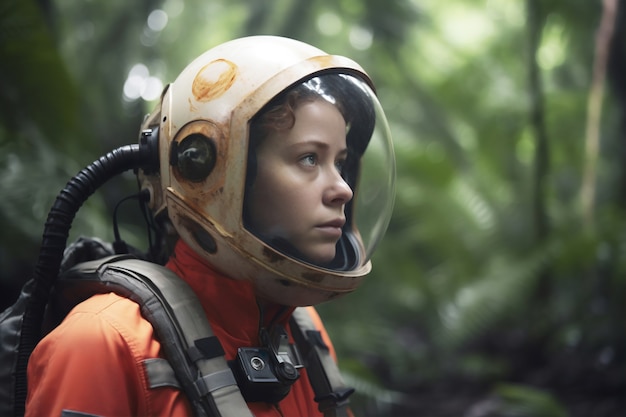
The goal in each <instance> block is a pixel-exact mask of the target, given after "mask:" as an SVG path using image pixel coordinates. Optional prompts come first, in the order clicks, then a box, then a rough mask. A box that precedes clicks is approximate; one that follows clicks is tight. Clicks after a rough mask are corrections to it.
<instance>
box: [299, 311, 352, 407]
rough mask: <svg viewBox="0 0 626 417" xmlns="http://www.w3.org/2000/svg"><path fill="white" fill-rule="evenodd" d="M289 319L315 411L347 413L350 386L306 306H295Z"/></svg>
mask: <svg viewBox="0 0 626 417" xmlns="http://www.w3.org/2000/svg"><path fill="white" fill-rule="evenodd" d="M291 319H292V324H291V329H292V332H293V337H294V339H295V341H296V344H297V346H298V349H299V350H300V353H301V354H302V356H303V358H304V361H305V364H306V365H305V366H306V370H307V374H308V375H309V381H310V382H311V386H312V387H313V391H314V392H315V401H317V402H318V404H319V406H318V408H319V410H320V411H321V412H322V413H324V417H344V416H348V415H349V414H348V403H349V400H348V397H349V396H350V395H352V394H353V393H354V388H351V387H347V386H346V385H345V383H344V382H343V378H342V377H341V373H340V372H339V368H338V367H337V363H336V362H335V360H334V358H333V357H332V356H331V355H330V349H329V348H328V346H326V343H324V340H323V339H322V335H321V333H320V332H319V330H318V329H317V328H316V327H315V323H313V320H312V319H311V315H310V314H309V312H308V311H307V310H306V308H304V307H300V308H296V310H295V311H294V313H293V315H292V318H291Z"/></svg>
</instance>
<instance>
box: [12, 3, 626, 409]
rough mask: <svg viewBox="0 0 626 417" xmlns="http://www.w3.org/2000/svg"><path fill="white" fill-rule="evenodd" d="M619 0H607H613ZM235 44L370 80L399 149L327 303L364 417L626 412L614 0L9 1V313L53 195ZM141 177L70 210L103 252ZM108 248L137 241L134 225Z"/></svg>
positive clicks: (126, 219)
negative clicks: (345, 273) (379, 238)
mask: <svg viewBox="0 0 626 417" xmlns="http://www.w3.org/2000/svg"><path fill="white" fill-rule="evenodd" d="M619 3H621V5H620V6H621V8H618V5H619ZM250 34H275V35H285V36H289V37H294V38H297V39H300V40H303V41H305V42H308V43H311V44H313V45H316V46H318V47H320V48H322V49H324V50H326V51H327V52H329V53H333V54H340V55H346V56H349V57H351V58H353V59H355V60H356V61H357V62H359V63H360V64H361V65H362V66H363V67H364V68H365V69H366V70H367V71H368V72H369V73H370V75H371V76H372V78H373V79H374V81H375V83H376V84H377V87H378V93H379V96H380V100H381V102H382V104H383V107H384V108H385V110H386V113H387V117H388V119H389V121H390V124H391V130H392V134H393V137H394V143H395V148H396V153H397V163H398V179H397V189H398V193H397V199H396V203H395V209H394V216H393V219H392V221H391V225H390V229H389V232H388V233H387V235H386V238H385V240H384V241H383V243H382V244H381V246H380V249H379V251H378V252H377V253H376V255H375V257H374V259H373V263H374V271H373V273H372V275H371V276H370V277H369V278H368V279H367V280H366V281H365V283H364V284H363V286H362V287H361V288H360V289H359V290H358V291H356V292H355V293H353V294H351V295H349V296H347V297H346V298H343V299H341V300H337V301H335V302H333V303H328V304H324V305H322V306H320V307H319V310H320V312H321V314H322V316H323V317H324V319H325V321H326V323H327V326H328V329H329V331H330V333H331V336H332V337H333V339H334V342H335V344H336V348H337V350H338V354H339V358H340V361H341V368H342V371H343V372H344V374H345V376H346V379H347V380H348V382H349V383H350V384H352V385H353V386H355V387H357V389H358V393H357V394H356V395H354V396H353V401H352V404H353V409H354V411H355V414H356V415H357V416H451V417H487V416H504V417H506V416H511V417H513V416H517V417H525V416H528V417H531V416H533V417H537V416H540V417H541V416H545V417H552V416H554V417H561V416H581V417H590V416H596V417H598V416H601V417H602V416H619V415H623V413H626V401H625V397H626V395H625V394H626V358H625V353H626V327H625V325H624V320H625V318H626V311H625V310H626V302H625V301H626V276H625V272H626V258H625V257H624V254H625V251H626V4H624V2H620V1H619V0H604V1H600V0H447V1H436V0H411V1H409V0H407V1H401V0H307V1H299V0H276V1H272V2H270V1H260V0H256V1H255V0H212V1H201V0H189V1H184V2H183V1H182V0H165V1H163V0H135V1H126V0H107V1H103V0H100V1H97V0H82V1H77V0H74V1H70V0H57V1H54V0H3V1H2V5H1V6H0V213H1V215H0V233H1V238H0V284H1V288H0V291H1V295H2V307H3V308H4V307H5V306H6V305H8V304H9V303H11V302H12V300H13V298H14V297H15V295H16V291H17V289H18V288H19V286H20V285H21V284H22V283H23V282H24V281H25V280H26V279H27V278H29V277H30V275H31V274H32V269H33V265H34V263H35V261H36V258H37V253H38V245H39V242H40V238H41V232H42V230H43V224H44V222H45V218H46V215H47V211H48V209H49V208H50V205H51V204H52V201H53V200H54V197H55V196H56V194H57V193H58V192H59V191H60V190H61V189H62V188H63V186H64V185H65V183H66V182H67V181H68V180H69V179H70V178H71V177H72V176H73V175H75V174H76V173H77V172H78V171H79V170H80V169H81V168H83V167H84V166H86V165H87V164H89V163H91V162H92V161H93V160H95V159H97V158H98V157H99V156H100V155H102V154H104V153H106V152H108V151H110V150H112V149H114V148H117V147H119V146H121V145H125V144H129V143H134V142H136V141H137V137H138V128H139V124H140V122H141V120H142V118H143V116H144V114H146V113H147V112H148V111H149V110H151V108H152V107H153V106H154V105H155V101H154V100H155V98H156V97H158V95H159V93H160V91H161V88H162V86H163V85H164V84H166V83H167V82H169V81H172V80H173V79H174V78H175V76H176V75H177V74H178V72H180V71H181V70H182V68H184V67H185V65H186V64H187V63H188V62H190V61H191V60H192V59H193V58H194V57H196V56H197V55H199V54H200V53H201V52H203V51H204V50H206V49H209V48H210V47H212V46H214V45H216V44H219V43H221V42H224V41H227V40H229V39H232V38H235V37H240V36H245V35H250ZM135 189H136V184H135V182H134V178H133V175H132V173H129V174H128V175H126V176H124V177H123V178H120V179H119V181H117V180H116V181H113V182H112V183H111V184H107V185H106V186H105V187H103V188H102V189H101V190H100V191H99V192H98V193H96V194H95V195H94V197H92V198H91V199H90V201H89V202H88V203H87V204H86V205H85V206H84V207H83V209H82V210H81V211H80V212H79V214H78V216H77V218H76V220H75V223H74V226H73V229H72V237H71V238H72V239H73V238H75V237H76V236H78V235H89V236H100V237H102V238H105V239H109V240H110V239H112V228H111V224H112V221H111V212H112V210H113V207H114V206H115V204H116V203H117V201H119V200H120V199H121V198H122V197H124V196H126V195H128V194H130V193H132V192H134V190H135ZM133 210H134V209H133V208H132V207H130V208H128V209H127V210H126V211H125V213H124V214H123V215H122V218H121V221H122V223H123V225H122V226H123V236H124V237H125V238H126V239H127V240H129V241H130V242H131V243H133V244H135V245H137V246H140V247H142V246H145V244H146V241H145V227H144V226H143V225H142V224H141V223H140V222H137V221H136V219H137V218H138V217H137V216H138V215H139V213H133Z"/></svg>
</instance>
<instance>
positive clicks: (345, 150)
mask: <svg viewBox="0 0 626 417" xmlns="http://www.w3.org/2000/svg"><path fill="white" fill-rule="evenodd" d="M307 145H315V146H316V147H318V148H324V149H328V148H330V145H329V144H328V143H326V142H322V141H319V140H317V139H310V140H304V141H302V142H298V143H292V144H290V145H289V147H290V148H296V149H297V148H299V147H302V146H307ZM348 152H349V150H348V147H347V146H346V147H344V148H342V149H341V150H340V151H339V152H338V153H339V155H342V156H343V155H344V154H345V155H347V154H348Z"/></svg>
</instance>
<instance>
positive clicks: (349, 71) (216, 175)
mask: <svg viewBox="0 0 626 417" xmlns="http://www.w3.org/2000/svg"><path fill="white" fill-rule="evenodd" d="M303 84H305V85H306V86H307V89H308V90H309V91H310V92H312V93H313V94H319V95H320V97H322V98H324V99H326V100H327V101H330V102H332V103H334V102H336V101H341V102H342V103H343V111H342V115H343V116H344V119H345V121H346V125H347V134H346V143H347V147H348V150H349V154H350V156H348V160H347V161H346V165H347V166H346V172H345V173H344V174H343V176H344V178H345V181H346V183H348V184H349V186H350V188H351V189H352V191H353V193H354V198H353V199H352V200H351V201H350V202H349V203H347V204H346V205H345V208H344V211H345V219H346V223H345V225H343V229H342V234H341V238H340V239H339V240H338V242H337V249H336V256H335V259H334V260H333V261H332V262H329V263H327V264H324V265H319V264H316V263H315V262H311V261H309V260H307V259H305V258H304V257H302V256H299V255H298V253H297V251H292V250H289V249H288V246H289V245H286V246H287V248H286V246H285V245H277V244H275V242H272V239H271V238H268V237H267V236H263V237H262V236H260V235H259V234H258V233H255V232H254V231H252V230H251V229H250V228H249V227H247V222H246V221H245V219H244V213H245V209H244V200H245V197H246V195H245V194H246V190H247V188H248V187H247V182H248V183H249V181H250V178H251V177H253V176H254V173H253V171H254V169H255V168H254V169H253V168H250V167H248V162H249V161H251V160H254V157H251V158H249V155H248V151H249V136H250V130H251V129H250V127H251V121H252V120H253V119H254V117H255V115H257V114H259V113H260V112H261V111H262V110H263V109H264V107H266V105H268V103H271V102H273V100H274V101H275V98H276V97H277V96H278V97H280V96H281V93H283V92H285V91H289V90H290V89H292V88H294V87H296V86H299V85H303ZM148 129H151V130H152V131H153V132H158V147H159V160H160V172H153V173H150V172H141V173H140V178H141V181H142V188H143V189H148V190H149V191H150V194H151V200H150V207H151V209H152V210H153V211H154V212H155V214H156V215H159V214H161V213H167V216H168V217H169V218H170V220H171V222H172V224H173V225H174V227H175V229H176V231H177V233H178V235H179V236H180V238H181V239H183V240H184V241H185V242H186V243H187V244H188V245H189V246H190V247H191V248H193V249H194V250H195V251H196V252H197V253H198V254H200V255H201V256H202V257H203V258H204V259H206V261H207V262H208V263H210V264H211V265H213V267H215V268H216V269H217V270H219V271H221V272H222V273H224V274H225V275H227V276H228V277H230V278H233V279H238V280H247V281H250V282H252V284H253V285H254V288H255V291H256V294H257V295H258V296H259V297H261V298H264V299H267V300H269V301H273V302H276V303H280V304H283V305H290V306H303V305H313V304H318V303H321V302H323V301H326V300H330V299H333V298H335V297H338V296H341V295H344V294H347V293H349V292H351V291H353V290H354V289H356V288H357V287H358V285H359V284H360V283H361V281H362V279H363V277H364V276H365V275H367V274H368V273H369V272H370V270H371V262H370V257H371V255H372V252H373V250H374V248H375V246H376V245H377V243H378V242H379V241H380V239H381V238H382V236H383V234H384V232H385V230H386V228H387V225H388V223H389V219H390V216H391V211H392V206H393V197H394V191H395V190H394V181H395V159H394V155H393V148H392V143H391V135H390V132H389V127H388V125H387V121H386V119H385V115H384V113H383V111H382V109H381V107H380V104H379V102H378V100H377V98H376V96H375V94H374V92H373V86H372V82H371V80H370V79H369V77H368V76H367V75H366V74H365V72H364V71H363V69H362V68H361V67H360V66H359V65H358V64H356V63H355V62H353V61H352V60H350V59H347V58H344V57H341V56H334V55H329V54H327V53H325V52H323V51H321V50H319V49H317V48H314V47H312V46H310V45H308V44H305V43H302V42H299V41H296V40H293V39H288V38H282V37H275V36H251V37H246V38H241V39H237V40H233V41H230V42H227V43H224V44H222V45H219V46H217V47H215V48H213V49H211V50H209V51H207V52H206V53H204V54H203V55H201V56H200V57H198V58H197V59H195V60H194V61H193V62H192V63H191V64H190V65H188V66H187V67H186V68H185V69H184V70H183V72H182V73H181V74H180V75H179V76H178V78H177V79H176V80H175V81H174V82H173V83H172V84H170V85H169V86H167V87H166V89H165V91H164V93H163V95H162V98H161V102H160V104H159V106H157V108H156V109H155V111H154V112H153V113H152V114H151V115H150V116H149V117H147V118H146V121H145V122H144V124H143V126H142V131H146V130H148ZM251 172H252V173H251ZM248 185H249V184H248Z"/></svg>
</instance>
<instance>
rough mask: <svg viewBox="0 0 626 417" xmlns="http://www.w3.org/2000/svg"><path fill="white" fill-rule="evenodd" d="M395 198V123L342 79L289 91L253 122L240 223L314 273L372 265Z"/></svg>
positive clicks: (368, 94) (363, 87) (361, 86)
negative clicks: (392, 127) (392, 129)
mask: <svg viewBox="0 0 626 417" xmlns="http://www.w3.org/2000/svg"><path fill="white" fill-rule="evenodd" d="M394 195H395V157H394V153H393V146H392V142H391V134H390V131H389V126H388V124H387V120H386V118H385V115H384V112H383V110H382V108H381V106H380V103H379V102H378V99H377V98H376V95H375V94H374V92H373V91H372V90H371V89H370V87H369V86H368V85H367V84H366V83H365V82H364V81H362V80H361V79H359V78H357V77H355V76H353V75H349V74H341V73H326V74H322V75H316V76H314V77H312V78H310V79H307V80H306V81H304V82H300V83H299V84H297V85H295V86H293V87H290V88H289V89H287V90H286V91H284V92H283V93H281V94H280V95H279V96H277V97H276V98H274V99H273V100H272V101H271V102H270V103H268V104H267V105H266V106H264V107H263V109H261V111H259V113H258V114H257V115H256V116H255V117H254V118H253V119H252V121H251V123H250V143H249V151H248V167H247V174H246V190H245V197H244V210H243V213H244V225H245V227H246V229H247V230H248V231H250V232H251V233H253V234H254V235H255V236H256V237H258V238H259V239H261V240H262V241H263V242H264V243H265V244H267V245H269V246H271V247H273V248H274V249H277V250H279V251H281V252H283V253H284V254H286V255H288V256H290V257H293V258H296V259H298V260H299V261H303V262H307V263H310V264H312V265H315V266H317V267H322V268H325V269H330V270H341V271H350V270H353V269H356V268H359V267H361V266H362V265H364V264H366V263H367V262H368V261H369V259H370V257H371V256H372V253H373V252H374V249H375V248H376V246H377V245H378V243H379V242H380V240H381V238H382V237H383V235H384V233H385V231H386V229H387V226H388V224H389V219H390V217H391V212H392V209H393V201H394Z"/></svg>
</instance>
